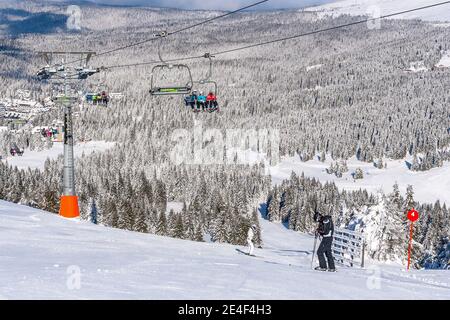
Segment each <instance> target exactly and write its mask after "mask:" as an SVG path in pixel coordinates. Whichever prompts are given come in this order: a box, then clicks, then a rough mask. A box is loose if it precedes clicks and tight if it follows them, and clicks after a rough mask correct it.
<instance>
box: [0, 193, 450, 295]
mask: <svg viewBox="0 0 450 320" xmlns="http://www.w3.org/2000/svg"><path fill="white" fill-rule="evenodd" d="M33 215H38V216H39V218H40V221H34V220H31V219H29V217H30V216H33ZM261 229H262V237H263V241H264V249H256V250H255V253H256V255H257V256H259V258H250V257H247V256H245V255H242V254H238V253H237V252H236V246H232V245H224V244H215V243H198V242H191V241H183V240H179V239H171V238H165V237H158V236H154V235H148V234H141V233H134V232H129V231H124V230H118V229H110V228H106V227H101V226H96V225H93V224H91V223H87V222H77V223H72V221H70V220H66V219H63V218H60V217H58V216H56V215H53V214H49V213H46V212H43V211H39V210H36V209H32V208H29V207H24V206H18V205H14V204H11V203H7V202H4V201H0V230H1V232H0V270H1V271H2V272H0V283H1V284H2V285H1V286H0V298H2V299H68V300H72V299H179V300H186V299H190V300H192V299H194V300H195V299H213V300H222V299H406V300H417V299H448V292H449V288H450V283H449V278H448V272H445V271H437V270H427V271H418V270H412V271H410V272H409V273H408V275H410V276H411V277H405V275H406V273H405V272H404V271H403V268H402V267H400V266H395V265H394V266H388V265H384V264H376V265H372V267H374V268H376V271H377V273H379V277H377V279H376V280H379V289H377V290H373V288H372V289H371V287H370V283H373V276H374V269H371V270H363V269H350V268H340V269H339V272H338V273H319V272H317V271H312V270H311V268H310V263H311V253H312V246H313V237H312V236H309V235H305V234H300V233H297V232H293V231H290V230H286V229H285V227H284V226H282V225H280V224H275V223H270V222H268V221H266V220H261ZM240 248H241V249H244V248H242V247H240ZM56 265H58V266H59V267H52V266H56ZM74 267H75V269H78V270H80V271H81V274H80V276H81V277H80V281H81V282H80V284H81V286H80V288H79V289H73V288H71V287H70V286H68V283H70V281H69V280H70V279H69V277H71V276H73V274H69V273H68V271H69V270H74ZM102 271H103V272H102ZM413 275H414V277H412V276H413ZM371 276H372V277H371ZM299 283H300V284H301V285H299ZM330 283H332V284H333V290H330Z"/></svg>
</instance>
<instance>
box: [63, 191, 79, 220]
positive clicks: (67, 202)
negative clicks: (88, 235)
mask: <svg viewBox="0 0 450 320" xmlns="http://www.w3.org/2000/svg"><path fill="white" fill-rule="evenodd" d="M59 214H60V216H62V217H64V218H78V217H79V216H80V208H79V207H78V197H77V196H61V207H60V209H59Z"/></svg>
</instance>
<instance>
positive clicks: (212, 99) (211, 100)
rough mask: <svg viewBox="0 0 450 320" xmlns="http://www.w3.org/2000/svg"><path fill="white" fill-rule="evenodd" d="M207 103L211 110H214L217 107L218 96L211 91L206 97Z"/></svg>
mask: <svg viewBox="0 0 450 320" xmlns="http://www.w3.org/2000/svg"><path fill="white" fill-rule="evenodd" d="M206 105H207V106H208V109H209V111H214V110H216V109H217V97H216V95H215V94H214V93H213V92H210V93H209V94H208V96H207V97H206Z"/></svg>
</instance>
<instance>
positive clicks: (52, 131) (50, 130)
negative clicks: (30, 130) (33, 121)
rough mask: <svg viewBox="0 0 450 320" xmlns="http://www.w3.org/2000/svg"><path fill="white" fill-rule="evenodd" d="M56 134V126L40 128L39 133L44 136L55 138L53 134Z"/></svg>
mask: <svg viewBox="0 0 450 320" xmlns="http://www.w3.org/2000/svg"><path fill="white" fill-rule="evenodd" d="M57 134H58V129H56V128H42V130H41V135H42V136H43V137H44V138H55V136H56V135H57Z"/></svg>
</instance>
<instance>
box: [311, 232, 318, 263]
mask: <svg viewBox="0 0 450 320" xmlns="http://www.w3.org/2000/svg"><path fill="white" fill-rule="evenodd" d="M317 237H318V236H317V232H316V236H315V238H314V248H313V254H312V259H311V269H312V268H313V267H314V256H315V255H316V245H317Z"/></svg>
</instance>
